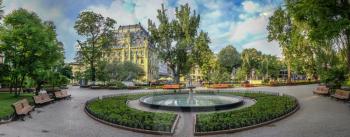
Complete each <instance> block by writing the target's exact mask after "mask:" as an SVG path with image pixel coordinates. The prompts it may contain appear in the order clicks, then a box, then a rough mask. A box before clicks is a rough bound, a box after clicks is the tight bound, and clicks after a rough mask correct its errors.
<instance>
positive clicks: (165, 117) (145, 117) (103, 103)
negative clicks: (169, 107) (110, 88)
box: [86, 94, 176, 132]
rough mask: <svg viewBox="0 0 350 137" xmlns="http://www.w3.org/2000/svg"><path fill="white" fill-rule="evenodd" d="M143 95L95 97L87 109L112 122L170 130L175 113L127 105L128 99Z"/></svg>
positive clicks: (164, 130)
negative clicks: (148, 110) (140, 108)
mask: <svg viewBox="0 0 350 137" xmlns="http://www.w3.org/2000/svg"><path fill="white" fill-rule="evenodd" d="M141 96H144V94H140V95H123V96H116V97H107V98H104V99H102V100H101V99H97V100H94V101H91V102H88V103H87V106H86V107H87V110H88V111H89V112H90V113H91V114H92V115H94V116H95V117H97V118H99V119H102V120H104V121H108V122H111V123H114V124H118V125H122V126H126V127H131V128H139V129H146V130H153V131H163V132H171V128H172V125H173V123H174V122H175V119H176V114H172V113H153V112H145V111H140V110H136V109H132V108H130V107H128V106H127V104H126V102H127V101H128V100H135V99H138V98H140V97H141Z"/></svg>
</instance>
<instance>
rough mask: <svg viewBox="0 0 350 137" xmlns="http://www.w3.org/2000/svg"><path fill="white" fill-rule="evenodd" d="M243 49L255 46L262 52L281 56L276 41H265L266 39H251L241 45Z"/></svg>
mask: <svg viewBox="0 0 350 137" xmlns="http://www.w3.org/2000/svg"><path fill="white" fill-rule="evenodd" d="M242 48H243V49H246V48H255V49H257V50H259V51H262V52H263V53H264V54H270V55H275V56H278V57H282V52H281V48H280V47H279V44H278V43H277V42H276V41H272V42H267V40H266V39H263V40H258V41H252V42H249V43H247V44H245V45H243V46H242Z"/></svg>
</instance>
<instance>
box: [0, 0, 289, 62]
mask: <svg viewBox="0 0 350 137" xmlns="http://www.w3.org/2000/svg"><path fill="white" fill-rule="evenodd" d="M162 3H163V4H164V5H165V7H166V8H167V12H168V15H169V17H170V18H171V19H173V18H174V13H175V7H178V6H179V5H183V4H186V3H188V4H189V5H190V7H191V9H193V10H196V13H198V14H200V17H201V20H200V29H201V30H203V31H205V32H207V33H208V34H209V37H210V39H211V43H210V48H211V49H212V50H213V51H214V52H215V53H218V52H219V51H220V50H221V49H222V48H224V47H225V46H227V45H233V46H234V47H236V49H237V50H238V51H239V52H241V51H242V50H243V49H245V48H256V49H257V50H260V51H262V52H263V53H265V54H271V55H276V56H279V57H281V56H282V55H281V49H280V48H279V45H278V43H277V42H275V41H272V42H268V41H267V34H268V32H267V30H266V27H267V24H268V19H269V17H270V16H271V15H272V14H273V12H274V10H276V9H277V7H278V6H281V5H282V4H283V0H4V4H3V6H5V7H4V10H5V15H6V14H9V13H11V11H13V10H15V9H18V8H25V9H27V10H30V11H33V12H36V13H37V14H38V15H39V16H40V17H41V18H42V19H43V20H50V21H53V22H54V23H55V25H56V31H57V34H58V40H59V41H62V42H63V44H64V48H65V58H66V59H65V61H66V62H73V61H74V57H75V52H76V46H75V45H76V44H77V43H76V41H77V39H82V37H79V36H78V34H77V33H76V31H75V30H74V28H73V27H74V23H75V21H76V20H77V17H78V15H79V13H80V12H82V11H87V10H89V11H94V12H97V13H100V14H102V15H103V16H105V17H111V18H113V19H115V20H116V21H117V26H116V28H117V27H118V26H119V25H129V24H136V23H141V25H142V26H143V27H145V28H146V29H147V26H148V24H147V21H148V19H151V20H152V21H155V22H156V23H157V18H156V16H157V9H160V8H161V4H162Z"/></svg>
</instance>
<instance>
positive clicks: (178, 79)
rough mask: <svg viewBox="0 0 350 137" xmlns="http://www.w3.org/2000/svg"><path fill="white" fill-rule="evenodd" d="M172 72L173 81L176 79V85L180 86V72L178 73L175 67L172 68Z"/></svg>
mask: <svg viewBox="0 0 350 137" xmlns="http://www.w3.org/2000/svg"><path fill="white" fill-rule="evenodd" d="M171 70H172V71H173V79H174V83H176V84H178V83H180V77H179V74H178V72H177V71H176V68H175V67H171Z"/></svg>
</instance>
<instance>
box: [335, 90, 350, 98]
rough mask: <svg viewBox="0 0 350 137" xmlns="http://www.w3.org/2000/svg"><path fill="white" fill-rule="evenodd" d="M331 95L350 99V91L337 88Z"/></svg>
mask: <svg viewBox="0 0 350 137" xmlns="http://www.w3.org/2000/svg"><path fill="white" fill-rule="evenodd" d="M331 97H333V98H336V99H340V100H349V99H350V91H345V90H341V89H337V90H336V91H335V93H334V94H333V95H331Z"/></svg>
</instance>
